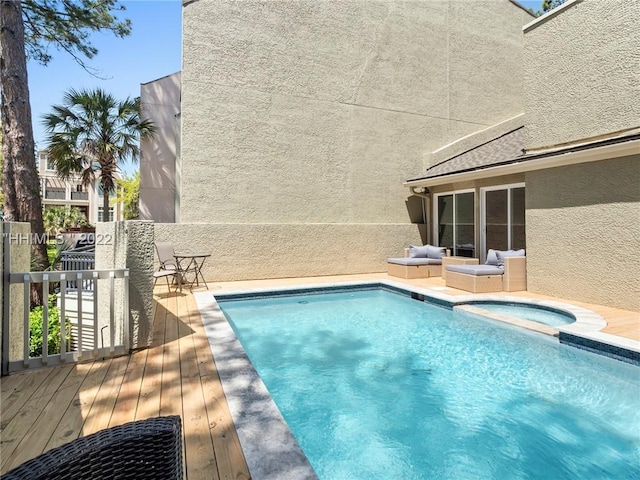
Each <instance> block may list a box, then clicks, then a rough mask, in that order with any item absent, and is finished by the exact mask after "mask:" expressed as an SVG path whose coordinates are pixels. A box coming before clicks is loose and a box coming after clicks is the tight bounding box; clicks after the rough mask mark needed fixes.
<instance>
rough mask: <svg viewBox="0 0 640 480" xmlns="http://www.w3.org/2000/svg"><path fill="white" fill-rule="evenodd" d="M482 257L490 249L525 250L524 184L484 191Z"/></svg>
mask: <svg viewBox="0 0 640 480" xmlns="http://www.w3.org/2000/svg"><path fill="white" fill-rule="evenodd" d="M481 192H482V197H481V198H482V225H481V227H482V228H481V232H482V235H481V238H480V245H481V248H482V252H480V253H481V258H482V260H484V258H485V257H486V254H487V250H489V249H490V248H493V249H494V250H509V249H513V250H517V249H520V248H525V246H526V245H525V224H524V210H525V209H524V198H525V197H524V184H516V185H506V186H500V187H495V188H493V187H492V188H485V189H482V191H481Z"/></svg>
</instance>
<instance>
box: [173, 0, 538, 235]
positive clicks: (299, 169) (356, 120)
mask: <svg viewBox="0 0 640 480" xmlns="http://www.w3.org/2000/svg"><path fill="white" fill-rule="evenodd" d="M530 19H531V17H529V16H528V15H527V14H526V13H525V12H524V11H523V10H522V9H520V8H518V7H517V6H515V5H514V4H512V3H511V2H509V1H508V0H497V1H495V0H492V1H487V2H482V1H478V2H459V1H457V0H452V1H442V2H400V1H385V2H374V1H369V2H355V1H347V2H316V1H306V2H305V1H300V2H239V3H230V2H192V3H189V4H188V5H187V6H185V7H184V9H183V32H184V33H183V35H184V39H183V76H182V129H183V130H182V191H181V221H183V222H221V223H293V224H305V223H313V222H319V223H333V222H335V223H346V224H354V223H379V224H384V223H405V222H408V214H407V210H406V208H405V200H406V198H407V190H406V189H404V188H403V186H402V182H403V181H404V180H406V178H408V177H409V176H411V175H414V174H415V173H416V172H420V171H422V169H423V166H424V165H423V158H424V154H425V152H430V151H432V150H433V149H435V148H437V147H439V146H441V145H444V144H446V143H448V142H449V141H451V140H453V139H455V138H458V137H460V136H463V135H465V134H468V133H470V132H473V131H476V130H479V129H482V128H485V127H486V126H488V125H492V124H494V123H497V122H499V121H501V120H504V119H507V118H510V117H513V116H514V115H516V114H519V113H521V112H522V108H523V107H522V104H523V102H522V98H521V90H522V80H521V79H522V68H521V61H522V25H523V24H524V23H525V22H526V21H528V20H530Z"/></svg>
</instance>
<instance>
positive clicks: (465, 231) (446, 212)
mask: <svg viewBox="0 0 640 480" xmlns="http://www.w3.org/2000/svg"><path fill="white" fill-rule="evenodd" d="M435 198H436V201H435V202H434V207H435V215H436V223H435V225H436V232H435V235H436V238H437V240H438V246H440V247H446V248H448V249H450V250H451V255H454V256H459V257H475V256H476V248H475V192H474V191H473V190H471V191H461V192H452V193H445V194H440V195H436V196H435Z"/></svg>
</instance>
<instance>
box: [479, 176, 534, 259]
mask: <svg viewBox="0 0 640 480" xmlns="http://www.w3.org/2000/svg"><path fill="white" fill-rule="evenodd" d="M514 188H524V189H525V192H526V186H525V183H524V182H520V183H505V184H504V185H492V186H490V187H481V188H480V249H481V250H480V257H479V258H480V263H484V262H485V261H486V257H487V208H486V206H487V192H495V191H496V190H506V191H507V221H508V222H509V228H507V245H509V248H511V204H512V203H513V202H512V197H511V190H512V189H514Z"/></svg>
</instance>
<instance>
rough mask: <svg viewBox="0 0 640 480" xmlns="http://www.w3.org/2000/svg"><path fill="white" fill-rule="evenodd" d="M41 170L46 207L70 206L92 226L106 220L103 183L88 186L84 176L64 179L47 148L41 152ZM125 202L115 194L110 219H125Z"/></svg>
mask: <svg viewBox="0 0 640 480" xmlns="http://www.w3.org/2000/svg"><path fill="white" fill-rule="evenodd" d="M37 158H38V173H39V175H40V189H41V194H42V207H43V208H44V209H45V210H46V209H47V208H50V207H60V206H62V207H67V208H76V209H78V210H80V211H81V212H82V213H83V214H84V216H85V217H86V218H87V221H88V222H89V223H90V224H91V225H95V224H96V222H102V221H103V208H102V189H101V188H100V186H99V185H97V184H94V185H89V186H85V185H83V184H82V179H81V178H80V176H79V175H78V176H76V177H73V178H70V179H68V180H63V179H61V178H60V177H59V176H58V172H57V171H56V169H55V166H54V164H53V162H51V161H50V160H49V157H48V155H47V151H46V150H41V151H39V152H38V155H37ZM122 218H123V214H122V204H119V203H118V204H117V203H116V202H115V197H111V199H110V203H109V218H108V221H110V222H111V221H114V220H122Z"/></svg>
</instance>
